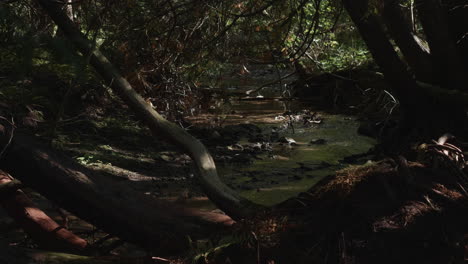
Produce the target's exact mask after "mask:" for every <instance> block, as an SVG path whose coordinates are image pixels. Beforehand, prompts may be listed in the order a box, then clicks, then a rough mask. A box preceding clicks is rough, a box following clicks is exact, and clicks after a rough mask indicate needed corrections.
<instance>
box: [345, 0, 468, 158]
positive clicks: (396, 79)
mask: <svg viewBox="0 0 468 264" xmlns="http://www.w3.org/2000/svg"><path fill="white" fill-rule="evenodd" d="M368 4H369V3H368V0H343V5H344V7H345V8H346V10H347V11H348V13H349V15H350V17H351V19H352V20H353V22H354V23H355V25H356V26H357V28H358V30H359V32H360V34H361V36H362V38H363V39H364V41H365V42H366V44H367V47H368V48H369V50H370V52H371V53H372V56H373V58H374V60H375V62H376V63H377V65H379V67H380V69H381V70H382V72H383V73H384V76H385V79H386V80H387V81H388V82H389V83H390V85H391V86H392V89H393V91H394V94H395V95H396V98H397V99H398V100H399V102H400V106H401V107H400V110H401V112H402V113H401V117H400V122H399V128H398V130H397V132H396V133H395V134H393V135H392V137H391V138H390V141H389V142H387V143H389V144H388V145H389V146H390V147H391V149H390V151H393V150H396V151H398V150H400V149H402V148H406V147H408V143H409V142H410V141H412V140H415V139H417V140H421V139H432V138H435V137H439V136H440V135H442V134H443V133H446V132H451V133H454V134H457V133H460V134H463V130H464V126H465V127H466V120H467V118H466V114H465V110H464V107H465V106H464V105H463V104H462V105H460V104H456V103H454V102H450V101H449V102H447V101H445V98H439V97H437V96H434V93H430V92H428V91H426V90H425V89H422V88H421V87H419V85H417V83H416V81H415V80H414V79H413V78H412V76H411V75H410V74H409V72H408V71H407V70H406V65H405V64H404V63H403V62H402V61H401V60H400V58H399V57H398V54H397V53H396V52H395V50H394V49H393V46H392V44H391V43H390V40H389V38H388V37H387V35H386V34H385V32H384V30H383V28H382V26H381V25H380V23H379V21H378V19H377V18H376V16H375V15H374V14H372V11H370V10H369V7H368ZM431 52H432V50H431Z"/></svg>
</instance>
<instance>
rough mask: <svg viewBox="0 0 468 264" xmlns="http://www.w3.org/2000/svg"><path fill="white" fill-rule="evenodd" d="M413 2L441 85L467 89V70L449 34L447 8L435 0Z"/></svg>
mask: <svg viewBox="0 0 468 264" xmlns="http://www.w3.org/2000/svg"><path fill="white" fill-rule="evenodd" d="M415 4H416V7H417V10H418V15H419V18H420V20H421V24H422V25H423V29H424V33H425V35H426V38H427V41H428V43H429V47H430V49H431V57H432V58H433V65H434V66H435V67H436V69H437V72H438V74H439V76H440V77H441V85H443V86H444V87H446V88H448V89H457V90H460V91H467V90H468V87H467V83H468V78H467V76H466V75H467V73H468V71H467V68H466V65H465V64H464V62H463V60H462V58H461V57H460V53H459V52H458V50H457V47H456V45H455V42H454V41H453V38H452V36H451V30H450V28H449V24H448V18H447V14H448V13H449V10H448V9H447V8H446V7H443V6H441V4H440V2H439V1H435V0H417V1H416V3H415ZM465 19H466V18H465Z"/></svg>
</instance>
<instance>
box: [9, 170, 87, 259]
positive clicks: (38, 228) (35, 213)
mask: <svg viewBox="0 0 468 264" xmlns="http://www.w3.org/2000/svg"><path fill="white" fill-rule="evenodd" d="M19 185H20V182H19V181H17V180H14V179H13V178H12V177H11V176H10V175H8V174H7V173H5V172H4V171H1V170H0V186H2V187H5V186H15V188H14V189H13V188H9V191H8V192H2V193H0V205H1V206H2V207H3V209H5V211H6V212H7V213H8V215H9V216H10V217H11V218H13V219H14V220H15V222H16V223H17V224H18V225H19V226H20V227H21V228H22V229H23V230H24V231H25V232H26V233H27V234H28V235H29V236H30V237H31V238H32V239H33V241H34V242H35V243H37V244H38V245H39V246H40V247H41V248H43V249H48V250H56V251H65V252H80V251H83V250H84V249H85V248H86V247H87V246H88V242H86V240H84V239H82V238H80V237H78V236H76V235H75V234H73V233H72V232H70V231H68V230H67V229H65V228H64V227H62V226H60V225H59V224H57V222H55V221H54V220H52V219H51V218H50V217H49V216H48V215H46V214H45V213H44V212H43V211H42V210H41V209H39V208H37V207H36V206H35V205H34V203H33V202H32V201H31V200H30V199H29V198H28V197H27V196H26V194H25V193H24V192H23V191H21V190H19V189H18V188H17V187H19ZM0 189H3V190H4V189H5V188H0Z"/></svg>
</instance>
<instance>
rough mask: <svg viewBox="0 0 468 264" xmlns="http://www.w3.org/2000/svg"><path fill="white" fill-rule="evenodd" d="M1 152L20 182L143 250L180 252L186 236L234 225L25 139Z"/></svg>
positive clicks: (5, 164) (3, 165) (6, 166)
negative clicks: (146, 192) (152, 194)
mask: <svg viewBox="0 0 468 264" xmlns="http://www.w3.org/2000/svg"><path fill="white" fill-rule="evenodd" d="M5 154H6V155H5V156H4V157H3V158H2V159H1V160H0V166H1V168H3V169H5V170H6V171H8V172H9V173H10V174H12V175H14V176H15V177H16V178H18V179H20V180H21V181H22V182H23V183H24V184H27V185H28V186H30V187H31V188H33V189H35V190H37V191H38V192H40V193H41V194H42V195H44V196H45V197H46V198H48V199H50V200H51V201H53V202H55V203H56V204H58V205H60V206H61V207H63V208H65V209H66V210H68V211H70V212H71V213H73V214H75V215H77V216H78V217H80V218H82V219H84V220H86V221H88V222H90V223H92V224H94V225H96V226H97V227H98V228H101V229H103V230H104V231H106V232H108V233H111V234H114V235H116V236H118V237H120V238H122V239H124V240H125V241H128V242H133V243H135V244H138V245H140V246H142V247H144V248H147V249H160V250H165V251H164V252H171V251H179V250H183V249H186V247H187V246H188V241H187V236H190V237H191V238H195V239H196V238H198V237H206V236H208V235H209V234H210V233H212V232H213V231H214V230H216V229H217V228H226V227H229V226H231V225H232V224H233V223H234V221H233V220H232V219H231V218H229V217H228V216H226V215H223V214H218V213H211V212H207V211H201V210H198V209H192V208H186V207H182V206H179V205H176V204H174V203H170V202H167V201H163V200H157V199H154V198H150V197H148V196H146V195H143V194H140V193H137V192H135V191H132V190H129V189H128V188H127V187H126V186H124V185H118V184H116V183H115V181H112V180H111V179H109V178H107V177H105V176H103V175H100V174H96V173H94V172H92V171H91V170H89V169H87V168H85V167H83V166H81V165H79V164H77V163H75V162H74V161H73V160H71V159H70V158H68V157H67V156H66V155H64V154H58V153H55V152H54V151H52V150H50V149H48V148H47V147H44V146H42V145H41V144H38V143H37V142H35V140H33V139H32V138H30V137H26V136H21V135H16V136H15V138H14V140H13V142H12V143H11V145H10V146H9V148H8V151H7V152H6V153H5Z"/></svg>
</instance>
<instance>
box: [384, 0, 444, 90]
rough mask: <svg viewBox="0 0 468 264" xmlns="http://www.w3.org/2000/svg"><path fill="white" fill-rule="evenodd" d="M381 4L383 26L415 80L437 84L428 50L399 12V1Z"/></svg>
mask: <svg viewBox="0 0 468 264" xmlns="http://www.w3.org/2000/svg"><path fill="white" fill-rule="evenodd" d="M383 2H384V8H383V17H384V19H385V24H386V25H387V28H388V30H389V32H390V34H391V36H392V38H393V39H394V40H395V42H396V44H397V45H398V47H399V48H400V50H401V52H402V53H403V55H404V57H405V59H406V62H407V63H408V65H409V66H410V67H411V69H412V70H413V71H414V74H415V75H416V78H417V79H418V80H420V81H423V82H426V83H439V82H438V81H437V75H436V74H435V73H436V72H435V71H434V66H433V65H432V61H431V59H430V54H429V50H428V49H427V48H426V47H425V46H424V45H423V44H422V43H421V40H420V39H419V38H418V37H417V36H416V34H415V33H414V32H413V31H412V29H411V25H410V23H409V21H408V20H407V18H406V17H405V16H404V15H403V12H402V10H401V7H400V1H399V0H384V1H383Z"/></svg>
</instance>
